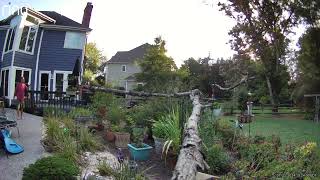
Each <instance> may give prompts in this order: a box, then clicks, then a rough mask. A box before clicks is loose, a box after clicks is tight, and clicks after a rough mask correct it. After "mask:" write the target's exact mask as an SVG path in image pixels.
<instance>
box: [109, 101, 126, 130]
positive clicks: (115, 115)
mask: <svg viewBox="0 0 320 180" xmlns="http://www.w3.org/2000/svg"><path fill="white" fill-rule="evenodd" d="M107 119H108V120H109V121H110V122H111V123H112V124H115V125H119V124H120V123H121V122H124V121H125V119H126V112H125V109H123V108H122V107H119V106H116V105H113V106H110V107H109V109H108V113H107Z"/></svg>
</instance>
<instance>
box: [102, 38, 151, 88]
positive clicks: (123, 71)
mask: <svg viewBox="0 0 320 180" xmlns="http://www.w3.org/2000/svg"><path fill="white" fill-rule="evenodd" d="M149 47H151V45H150V44H148V43H145V44H143V45H141V46H138V47H136V48H134V49H132V50H130V51H118V52H117V53H116V54H115V55H114V56H113V57H112V58H111V59H110V60H109V61H108V62H107V65H106V67H105V77H106V82H107V83H111V84H112V85H113V86H115V87H118V88H121V89H125V90H132V89H134V88H136V87H137V86H138V85H139V84H141V83H139V82H137V81H136V79H135V74H136V73H139V72H141V69H140V67H139V65H138V63H137V60H139V59H142V58H143V56H144V55H145V53H146V52H147V49H148V48H149Z"/></svg>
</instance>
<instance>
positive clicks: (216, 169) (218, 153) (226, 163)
mask: <svg viewBox="0 0 320 180" xmlns="http://www.w3.org/2000/svg"><path fill="white" fill-rule="evenodd" d="M206 162H207V163H208V165H209V166H210V170H209V173H210V174H223V173H226V172H228V171H229V170H230V167H231V166H230V159H229V156H228V154H227V153H226V151H225V150H224V149H223V147H222V146H221V145H213V146H211V147H209V148H208V149H207V150H206Z"/></svg>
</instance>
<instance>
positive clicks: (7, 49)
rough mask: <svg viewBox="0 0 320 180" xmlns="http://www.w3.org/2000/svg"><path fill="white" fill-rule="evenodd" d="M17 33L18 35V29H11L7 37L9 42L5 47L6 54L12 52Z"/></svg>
mask: <svg viewBox="0 0 320 180" xmlns="http://www.w3.org/2000/svg"><path fill="white" fill-rule="evenodd" d="M15 33H16V28H15V27H14V28H11V29H9V32H8V36H7V41H6V45H5V46H6V48H5V51H4V52H8V51H10V50H12V46H13V42H14V36H15Z"/></svg>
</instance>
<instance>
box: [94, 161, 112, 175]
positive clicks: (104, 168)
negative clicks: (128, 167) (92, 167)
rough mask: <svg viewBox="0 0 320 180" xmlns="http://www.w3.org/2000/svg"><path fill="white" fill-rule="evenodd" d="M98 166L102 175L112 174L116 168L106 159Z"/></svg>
mask: <svg viewBox="0 0 320 180" xmlns="http://www.w3.org/2000/svg"><path fill="white" fill-rule="evenodd" d="M97 168H98V171H99V174H100V175H101V176H112V175H113V174H114V170H113V169H112V168H111V167H110V166H109V165H108V164H107V163H106V161H103V162H102V163H99V165H98V167H97Z"/></svg>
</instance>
